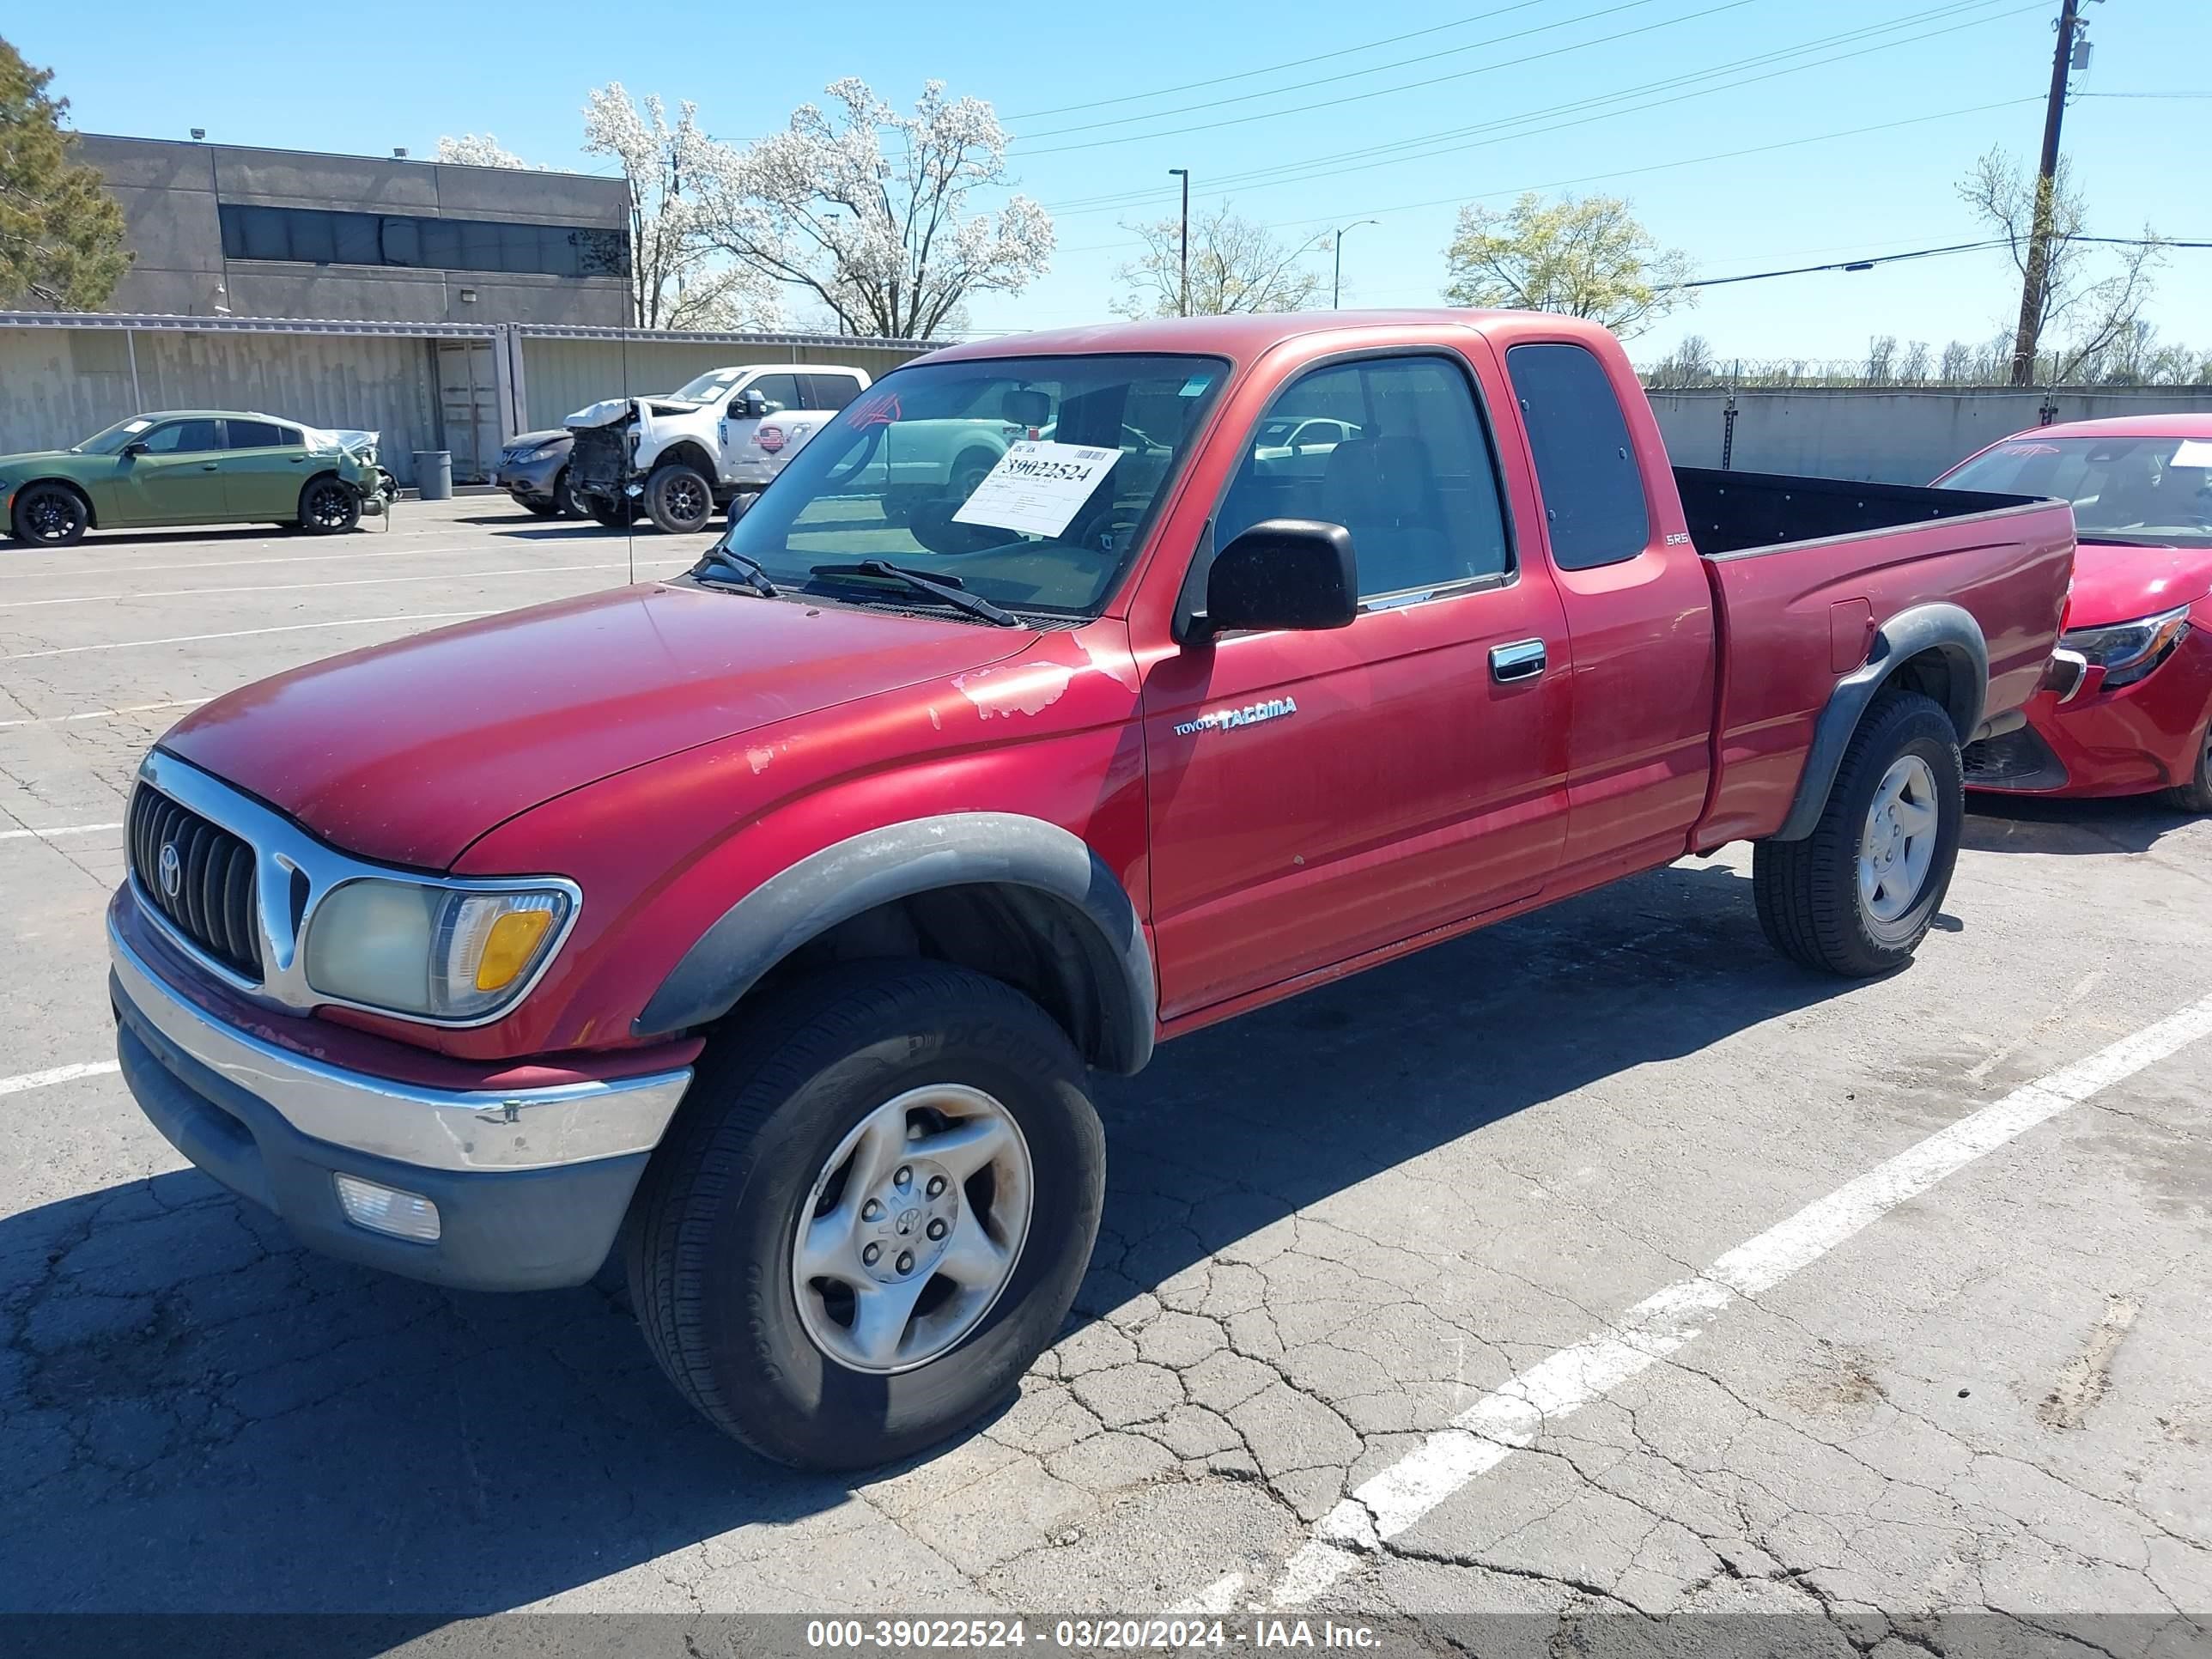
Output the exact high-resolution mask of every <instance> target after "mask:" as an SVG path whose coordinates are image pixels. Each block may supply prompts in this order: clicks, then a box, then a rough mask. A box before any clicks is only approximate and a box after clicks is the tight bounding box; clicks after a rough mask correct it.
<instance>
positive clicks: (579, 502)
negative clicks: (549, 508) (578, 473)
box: [553, 466, 590, 519]
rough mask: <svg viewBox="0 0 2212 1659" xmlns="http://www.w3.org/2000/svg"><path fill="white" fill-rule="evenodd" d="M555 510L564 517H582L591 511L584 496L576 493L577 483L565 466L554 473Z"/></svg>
mask: <svg viewBox="0 0 2212 1659" xmlns="http://www.w3.org/2000/svg"><path fill="white" fill-rule="evenodd" d="M553 510H554V511H555V512H556V513H559V514H560V515H561V516H562V518H564V519H580V518H583V517H585V516H586V514H587V513H589V512H590V509H589V508H588V507H586V506H585V505H584V502H583V498H582V497H581V496H580V495H577V494H576V486H575V483H574V481H573V480H572V479H571V478H570V477H568V468H567V467H565V466H564V467H562V469H561V470H560V471H558V472H556V473H555V474H554V475H553Z"/></svg>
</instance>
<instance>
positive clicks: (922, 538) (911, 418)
mask: <svg viewBox="0 0 2212 1659" xmlns="http://www.w3.org/2000/svg"><path fill="white" fill-rule="evenodd" d="M1228 378H1229V365H1228V364H1227V363H1225V362H1222V361H1220V360H1219V359H1218V358H1212V357H1191V356H1076V357H1000V358H987V359H979V360H976V361H974V362H949V363H935V364H932V363H920V364H916V365H915V366H914V367H912V368H902V369H900V370H898V371H897V372H896V374H891V375H890V376H889V377H887V378H886V379H884V380H882V381H880V382H878V384H877V385H876V386H873V387H872V388H871V389H870V390H869V391H867V392H863V393H862V394H861V395H860V397H859V398H856V399H854V401H853V402H852V403H851V404H848V405H847V406H846V407H845V409H844V410H843V411H842V413H840V414H839V416H837V418H836V420H834V421H832V422H829V425H828V426H826V427H824V428H822V429H821V430H820V431H819V432H817V434H816V435H814V436H813V437H812V438H811V440H809V441H807V442H806V444H805V447H803V448H802V449H800V450H799V453H797V454H795V455H794V456H793V457H792V459H791V463H790V465H788V466H787V467H786V468H785V469H784V471H782V473H781V475H779V476H778V477H777V478H776V479H775V483H772V484H770V485H769V488H768V489H766V490H764V491H763V493H762V495H761V497H760V501H759V502H758V503H757V505H756V506H755V507H753V508H752V510H751V511H750V512H749V513H746V514H745V515H744V517H742V518H741V519H739V520H737V522H735V523H734V524H732V526H730V529H729V531H728V532H727V534H726V537H725V538H724V543H725V544H726V545H727V546H728V547H729V548H730V549H731V550H733V551H735V552H738V553H740V554H743V555H744V556H746V557H747V558H750V559H752V560H754V561H756V562H758V563H759V565H760V566H761V567H762V568H763V569H764V570H765V571H766V572H767V573H768V575H769V578H770V580H773V581H774V582H775V584H776V586H778V587H786V588H788V587H799V588H810V587H811V588H812V589H814V590H815V591H817V592H835V593H836V595H837V596H838V597H840V598H848V597H851V596H852V595H853V593H854V592H855V590H856V589H860V590H865V589H866V588H869V587H876V588H879V589H880V592H879V594H877V593H871V594H869V595H868V597H869V598H870V599H872V601H873V602H876V603H881V604H886V605H898V606H901V607H913V606H917V605H919V606H924V607H928V606H932V605H934V604H935V603H936V602H935V601H933V600H931V599H929V598H928V597H927V594H926V592H921V593H918V591H917V590H916V589H915V588H914V587H913V586H910V585H907V584H891V583H867V582H859V581H856V580H854V577H853V576H852V575H851V574H850V571H851V568H852V567H854V565H856V564H858V563H859V562H862V561H866V560H884V561H887V562H890V563H893V564H896V565H902V566H904V567H906V568H908V570H910V571H913V572H916V573H919V574H926V575H929V576H933V577H935V578H937V579H938V580H942V581H951V580H955V579H957V585H958V586H960V587H962V588H963V589H964V590H965V591H966V592H969V593H971V594H973V595H975V596H976V597H977V598H980V599H987V600H989V601H991V602H992V603H993V604H994V605H1000V606H1002V607H1004V608H1005V609H1006V610H1009V611H1018V612H1022V613H1025V614H1029V615H1032V616H1036V615H1042V616H1047V617H1071V618H1081V617H1091V616H1095V615H1097V612H1098V611H1099V609H1100V608H1101V607H1102V606H1103V605H1104V604H1105V602H1106V600H1107V599H1108V598H1109V596H1110V595H1111V594H1112V592H1114V588H1115V584H1116V583H1117V582H1118V580H1120V578H1121V573H1122V571H1123V570H1124V569H1126V568H1127V566H1128V563H1129V560H1130V557H1131V556H1132V555H1133V552H1134V551H1135V550H1136V548H1137V546H1138V544H1139V543H1140V541H1141V540H1142V539H1143V538H1144V536H1145V534H1146V531H1147V529H1148V528H1149V526H1150V525H1151V523H1152V518H1153V515H1154V513H1155V511H1156V509H1157V507H1158V504H1159V502H1160V501H1161V500H1162V499H1163V498H1164V495H1165V494H1166V491H1167V486H1168V483H1169V482H1170V479H1171V478H1173V477H1174V476H1175V474H1176V470H1177V469H1178V468H1179V467H1180V466H1181V465H1182V463H1183V460H1184V459H1185V457H1186V455H1187V454H1188V451H1189V449H1190V447H1191V444H1192V442H1193V441H1194V438H1195V436H1196V435H1197V432H1198V430H1199V426H1200V422H1201V421H1202V420H1203V419H1204V416H1205V414H1206V410H1207V409H1208V408H1209V407H1210V406H1211V405H1212V401H1213V398H1214V397H1215V395H1216V394H1217V393H1218V392H1219V390H1220V388H1221V387H1222V386H1223V385H1224V384H1225V382H1226V381H1227V380H1228ZM817 567H833V568H834V567H843V570H842V571H838V570H835V569H818V568H817Z"/></svg>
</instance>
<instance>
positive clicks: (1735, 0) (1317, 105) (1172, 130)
mask: <svg viewBox="0 0 2212 1659" xmlns="http://www.w3.org/2000/svg"><path fill="white" fill-rule="evenodd" d="M1643 3H1645V0H1629V4H1643ZM1758 3H1759V0H1722V3H1721V4H1719V5H1717V6H1708V7H1706V8H1705V10H1703V11H1693V12H1688V13H1686V14H1685V15H1682V16H1680V17H1669V18H1667V19H1665V20H1664V21H1661V22H1656V23H1646V24H1644V26H1643V27H1640V28H1632V29H1622V30H1620V32H1619V33H1613V34H1607V35H1604V36H1601V37H1600V38H1599V39H1597V40H1577V41H1576V42H1575V43H1574V44H1572V45H1571V46H1554V47H1553V48H1552V49H1551V50H1550V51H1549V52H1531V53H1529V54H1528V55H1527V56H1526V57H1522V58H1505V59H1503V60H1502V61H1500V62H1498V63H1494V64H1480V65H1478V66H1477V67H1475V68H1474V69H1470V70H1454V71H1453V72H1452V73H1451V74H1449V75H1437V76H1430V77H1429V78H1428V79H1427V80H1425V81H1406V82H1400V83H1399V84H1398V85H1396V86H1392V87H1377V88H1375V89H1374V90H1373V91H1372V92H1354V93H1346V94H1345V95H1344V96H1343V97H1341V98H1323V99H1321V100H1317V101H1314V102H1310V103H1304V104H1299V105H1297V106H1293V107H1292V108H1290V109H1276V110H1261V111H1259V112H1255V113H1254V114H1251V115H1232V116H1231V117H1229V118H1227V119H1226V120H1221V121H1199V122H1194V123H1193V124H1192V125H1189V126H1187V127H1162V128H1161V129H1159V131H1157V132H1133V133H1128V134H1126V135H1124V136H1123V137H1119V138H1091V139H1086V140H1085V141H1084V142H1083V143H1079V144H1054V145H1050V146H1048V147H1047V148H1045V149H1026V150H1023V151H1022V152H1020V154H1021V156H1022V159H1023V160H1024V161H1029V160H1031V159H1033V158H1035V157H1036V156H1040V155H1066V154H1068V153H1069V152H1070V151H1072V150H1079V149H1103V148H1105V147H1106V146H1108V145H1109V144H1133V143H1142V142H1143V141H1145V140H1146V139H1151V138H1172V137H1178V136H1180V135H1181V134H1183V133H1188V132H1212V131H1215V130H1216V129H1218V128H1221V127H1237V126H1244V125H1249V124H1250V123H1252V122H1254V121H1276V120H1280V119H1281V118H1283V117H1285V116H1286V115H1310V114H1311V113H1312V112H1314V111H1316V110H1317V109H1334V108H1335V107H1337V106H1339V105H1341V104H1358V103H1364V102H1365V101H1366V100H1369V99H1370V98H1389V97H1394V96H1395V95H1396V94H1399V93H1401V92H1417V91H1419V90H1420V89H1421V88H1424V87H1433V86H1440V85H1442V84H1443V82H1447V81H1464V80H1468V79H1469V78H1470V77H1472V76H1477V75H1493V74H1495V73H1497V71H1498V70H1504V69H1517V68H1519V67H1520V66H1521V65H1522V64H1535V63H1541V62H1542V61H1543V60H1544V59H1546V58H1561V57H1565V55H1566V54H1567V53H1569V52H1586V51H1588V50H1589V48H1590V47H1592V46H1610V45H1612V44H1613V42H1614V41H1617V40H1630V39H1632V38H1633V37H1635V36H1637V35H1639V34H1650V33H1652V32H1653V31H1655V30H1657V29H1665V28H1673V27H1674V26H1675V25H1677V24H1679V23H1691V22H1695V21H1697V20H1698V19H1699V18H1700V17H1711V16H1713V15H1716V14H1717V13H1720V12H1724V11H1735V10H1737V9H1741V8H1742V7H1744V6H1748V5H1755V4H1758ZM1611 9H1612V10H1613V11H1625V10H1626V9H1628V8H1627V6H1626V5H1622V6H1615V7H1613V8H1611ZM1603 15H1606V14H1605V13H1604V12H1589V13H1586V14H1585V15H1584V16H1583V17H1577V18H1572V19H1570V20H1569V21H1573V22H1582V21H1585V19H1586V18H1588V17H1601V16H1603ZM1553 27H1557V26H1556V25H1554V26H1553ZM1523 33H1537V31H1535V30H1526V31H1523ZM1518 38H1519V37H1518V36H1514V35H1504V36H1500V37H1499V39H1501V40H1515V39H1518ZM1479 44H1482V45H1495V44H1496V42H1495V41H1486V42H1481V43H1479ZM1285 90H1289V88H1285ZM1066 131H1078V129H1075V128H1073V127H1071V128H1068V129H1066Z"/></svg>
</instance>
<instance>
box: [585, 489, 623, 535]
mask: <svg viewBox="0 0 2212 1659" xmlns="http://www.w3.org/2000/svg"><path fill="white" fill-rule="evenodd" d="M578 499H580V501H582V502H583V503H584V511H585V512H586V513H589V514H590V515H591V517H592V519H593V520H595V521H597V522H598V523H599V524H602V525H605V526H606V527H607V528H608V529H609V530H626V529H628V528H629V521H630V520H631V519H633V518H635V516H636V511H635V507H633V506H632V505H631V502H630V500H629V496H627V495H624V496H623V497H621V498H619V499H616V500H610V499H609V498H608V497H606V496H605V495H584V496H580V497H579V498H578Z"/></svg>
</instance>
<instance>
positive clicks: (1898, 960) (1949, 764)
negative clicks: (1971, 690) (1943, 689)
mask: <svg viewBox="0 0 2212 1659" xmlns="http://www.w3.org/2000/svg"><path fill="white" fill-rule="evenodd" d="M1899 778H1903V779H1904V780H1905V784H1906V798H1905V799H1904V800H1903V802H1902V803H1901V804H1900V805H1899V808H1898V809H1897V810H1895V811H1893V812H1891V813H1889V814H1887V815H1885V816H1884V817H1881V819H1877V817H1876V815H1875V811H1874V809H1875V803H1876V798H1877V794H1878V793H1881V794H1885V795H1887V794H1888V793H1893V792H1892V791H1890V790H1889V789H1888V786H1889V785H1890V784H1891V783H1892V782H1893V781H1895V780H1897V779H1899ZM1915 795H1917V796H1919V797H1920V798H1921V799H1920V801H1919V804H1920V805H1922V806H1923V807H1924V808H1928V809H1932V811H1934V814H1935V822H1934V825H1933V827H1932V829H1927V830H1923V831H1922V832H1921V834H1922V835H1924V836H1926V842H1925V849H1924V857H1923V856H1922V855H1921V854H1919V853H1918V852H1917V850H1916V849H1917V847H1918V845H1919V842H1920V836H1916V835H1913V834H1911V833H1908V832H1906V831H1905V829H1903V827H1902V826H1903V825H1904V824H1905V823H1906V822H1907V817H1906V813H1905V810H1904V809H1905V808H1906V807H1910V806H1911V805H1914V801H1913V799H1911V798H1912V797H1913V796H1915ZM1965 819H1966V787H1965V782H1964V779H1963V775H1962V773H1961V771H1960V763H1959V737H1958V733H1957V732H1956V731H1955V730H1954V729H1953V727H1952V725H1951V717H1950V716H1949V715H1948V714H1946V713H1944V711H1943V709H1942V706H1941V705H1940V704H1938V703H1937V702H1936V701H1935V700H1934V699H1933V698H1930V697H1925V696H1921V695H1920V694H1919V693H1918V692H1917V691H1889V692H1885V693H1883V694H1882V695H1881V696H1878V697H1876V698H1875V701H1874V702H1873V704H1872V705H1871V706H1870V707H1869V708H1868V709H1867V711H1866V714H1864V715H1863V717H1862V718H1861V719H1860V720H1859V727H1858V730H1857V731H1856V732H1853V733H1852V734H1851V740H1850V744H1849V745H1848V746H1847V747H1846V748H1845V749H1844V759H1843V763H1842V765H1840V766H1839V767H1838V768H1837V769H1836V781H1835V783H1834V784H1833V786H1832V787H1831V788H1830V789H1829V791H1828V803H1827V805H1826V807H1824V808H1823V809H1822V811H1821V813H1820V822H1819V823H1816V824H1815V825H1814V829H1813V833H1812V834H1811V835H1809V836H1806V837H1805V838H1804V839H1803V840H1802V841H1762V842H1758V843H1757V844H1756V845H1754V846H1753V848H1752V865H1751V873H1752V892H1753V897H1754V898H1755V900H1756V901H1757V903H1758V906H1759V927H1760V928H1761V929H1762V930H1763V931H1764V932H1765V934H1766V939H1767V943H1769V944H1770V945H1773V947H1774V948H1775V949H1776V950H1777V951H1780V952H1781V953H1782V954H1783V955H1784V956H1785V957H1789V958H1790V960H1791V961H1792V962H1796V963H1800V964H1802V966H1804V967H1807V968H1813V969H1820V971H1822V972H1824V973H1830V974H1839V975H1843V976H1844V977H1845V978H1849V979H1865V978H1869V977H1871V976H1872V975H1875V974H1884V973H1887V972H1889V971H1890V970H1891V969H1894V968H1899V967H1901V966H1903V965H1904V963H1905V962H1906V961H1907V960H1908V959H1910V957H1911V955H1912V952H1913V951H1914V950H1915V949H1916V948H1917V946H1918V945H1919V944H1920V941H1921V939H1922V938H1923V936H1924V935H1925V934H1926V933H1927V932H1928V928H1929V924H1930V923H1931V922H1933V921H1935V919H1936V911H1937V910H1938V909H1940V908H1942V903H1943V896H1944V894H1945V893H1947V892H1948V891H1949V890H1950V886H1951V870H1952V866H1954V865H1955V864H1956V863H1957V862H1958V858H1959V832H1960V828H1961V827H1962V825H1963V823H1964V822H1965ZM1891 829H1895V830H1896V832H1897V833H1896V835H1895V836H1891V835H1890V834H1889V833H1888V831H1890V830H1891ZM1884 854H1887V855H1889V857H1890V858H1891V859H1892V860H1893V861H1892V862H1890V863H1889V864H1887V866H1884V865H1883V864H1882V862H1881V860H1882V856H1883V855H1884ZM1916 860H1918V861H1919V865H1920V867H1919V870H1918V873H1917V878H1916V877H1915V875H1914V874H1913V873H1912V872H1913V866H1914V863H1915V861H1916ZM1863 862H1864V863H1866V864H1868V866H1869V868H1870V869H1872V870H1873V872H1875V876H1876V878H1878V879H1879V880H1881V882H1882V883H1884V885H1883V886H1881V887H1879V888H1877V889H1876V892H1877V895H1878V896H1877V897H1875V898H1873V899H1869V897H1868V896H1866V892H1865V886H1866V881H1865V878H1863V876H1862V872H1861V866H1862V863H1863ZM1900 887H1902V888H1904V889H1905V890H1904V891H1902V892H1900V891H1899V888H1900Z"/></svg>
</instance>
